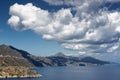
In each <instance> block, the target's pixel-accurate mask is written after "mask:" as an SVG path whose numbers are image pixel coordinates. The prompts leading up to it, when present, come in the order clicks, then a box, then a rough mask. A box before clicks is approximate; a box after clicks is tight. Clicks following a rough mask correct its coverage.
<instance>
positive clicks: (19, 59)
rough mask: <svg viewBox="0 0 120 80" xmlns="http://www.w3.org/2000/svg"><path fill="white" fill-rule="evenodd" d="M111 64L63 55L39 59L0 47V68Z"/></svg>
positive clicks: (9, 48)
mask: <svg viewBox="0 0 120 80" xmlns="http://www.w3.org/2000/svg"><path fill="white" fill-rule="evenodd" d="M104 64H109V62H106V61H101V60H98V59H95V58H93V57H83V58H80V57H73V56H66V55H64V54H63V53H58V54H55V55H54V56H48V57H40V56H39V57H37V56H34V55H31V54H30V53H28V52H26V51H24V50H20V49H17V48H14V47H12V46H7V45H0V66H25V67H34V66H35V67H44V66H89V65H104Z"/></svg>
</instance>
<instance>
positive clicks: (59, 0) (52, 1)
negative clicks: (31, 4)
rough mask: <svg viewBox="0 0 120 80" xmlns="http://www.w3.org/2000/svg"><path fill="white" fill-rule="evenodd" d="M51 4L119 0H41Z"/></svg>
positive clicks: (74, 4) (114, 0) (117, 0)
mask: <svg viewBox="0 0 120 80" xmlns="http://www.w3.org/2000/svg"><path fill="white" fill-rule="evenodd" d="M43 1H45V2H47V3H49V4H51V5H72V6H78V5H82V4H83V3H85V2H89V3H91V2H92V3H96V2H97V3H98V2H119V1H120V0H43Z"/></svg>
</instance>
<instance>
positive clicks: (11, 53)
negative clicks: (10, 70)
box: [0, 45, 34, 67]
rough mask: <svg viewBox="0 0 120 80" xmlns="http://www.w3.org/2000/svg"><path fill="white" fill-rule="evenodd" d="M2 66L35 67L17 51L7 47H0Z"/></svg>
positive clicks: (0, 64) (0, 63)
mask: <svg viewBox="0 0 120 80" xmlns="http://www.w3.org/2000/svg"><path fill="white" fill-rule="evenodd" d="M0 66H26V67H29V66H34V65H33V64H32V63H31V62H30V61H28V60H27V59H26V58H24V57H23V55H22V54H21V53H20V52H18V51H17V50H15V49H12V48H11V47H10V46H7V45H0Z"/></svg>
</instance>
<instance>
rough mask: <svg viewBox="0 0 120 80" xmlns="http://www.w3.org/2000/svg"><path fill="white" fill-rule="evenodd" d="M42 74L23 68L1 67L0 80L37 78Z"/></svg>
mask: <svg viewBox="0 0 120 80" xmlns="http://www.w3.org/2000/svg"><path fill="white" fill-rule="evenodd" d="M37 77H41V75H40V74H38V73H36V72H35V71H32V70H30V69H29V68H26V67H23V66H9V67H0V78H37Z"/></svg>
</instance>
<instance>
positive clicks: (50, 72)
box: [2, 65, 120, 80]
mask: <svg viewBox="0 0 120 80" xmlns="http://www.w3.org/2000/svg"><path fill="white" fill-rule="evenodd" d="M32 70H35V71H37V72H38V73H40V74H42V77H40V78H22V79H20V78H15V79H2V80H120V65H104V66H79V67H42V68H41V67H40V68H32Z"/></svg>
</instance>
